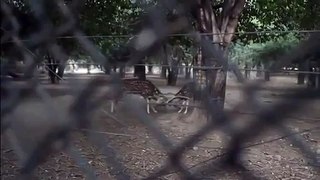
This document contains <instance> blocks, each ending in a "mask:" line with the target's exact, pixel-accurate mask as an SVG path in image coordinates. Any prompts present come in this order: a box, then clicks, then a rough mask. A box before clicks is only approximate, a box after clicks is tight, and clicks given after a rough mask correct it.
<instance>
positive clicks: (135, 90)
mask: <svg viewBox="0 0 320 180" xmlns="http://www.w3.org/2000/svg"><path fill="white" fill-rule="evenodd" d="M122 84H123V86H122V91H123V92H124V94H137V95H140V96H142V97H143V98H144V99H145V100H146V102H147V113H148V114H150V108H151V109H152V111H153V112H155V113H157V112H158V111H157V110H156V109H155V108H154V105H150V102H151V101H155V103H163V102H165V100H166V97H165V96H164V95H163V94H162V92H161V91H160V90H159V89H158V88H157V87H156V86H155V85H154V84H153V83H152V82H151V81H149V80H140V79H136V78H130V79H123V80H122ZM120 98H122V96H120V97H118V98H116V99H114V100H112V102H111V112H114V111H115V106H116V104H117V103H118V101H119V99H120Z"/></svg>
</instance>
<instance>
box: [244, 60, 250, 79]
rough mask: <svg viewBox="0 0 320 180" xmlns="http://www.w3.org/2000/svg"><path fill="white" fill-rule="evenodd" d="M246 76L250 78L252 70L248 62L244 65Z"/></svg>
mask: <svg viewBox="0 0 320 180" xmlns="http://www.w3.org/2000/svg"><path fill="white" fill-rule="evenodd" d="M244 77H245V78H246V79H250V70H249V66H248V63H245V65H244Z"/></svg>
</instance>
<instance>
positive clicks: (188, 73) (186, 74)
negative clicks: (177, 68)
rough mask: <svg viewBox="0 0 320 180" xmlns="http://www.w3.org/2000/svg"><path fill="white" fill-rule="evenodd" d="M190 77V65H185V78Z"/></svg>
mask: <svg viewBox="0 0 320 180" xmlns="http://www.w3.org/2000/svg"><path fill="white" fill-rule="evenodd" d="M190 78H191V68H190V66H187V67H185V79H190Z"/></svg>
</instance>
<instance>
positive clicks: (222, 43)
mask: <svg viewBox="0 0 320 180" xmlns="http://www.w3.org/2000/svg"><path fill="white" fill-rule="evenodd" d="M197 2H198V7H199V8H198V9H197V11H196V12H195V16H196V19H197V29H198V30H199V31H200V33H212V34H213V35H212V36H206V37H204V36H202V38H206V39H209V40H211V41H212V43H213V44H214V46H216V47H217V48H220V49H221V50H223V51H222V53H224V55H226V53H227V52H226V51H225V50H226V49H227V48H226V47H227V46H228V45H229V43H230V42H231V40H232V37H233V34H234V32H235V29H236V27H237V24H238V17H239V16H240V14H241V12H242V10H243V8H244V4H245V0H238V1H224V2H225V3H223V4H222V11H219V12H216V13H217V14H215V11H213V9H212V8H213V7H212V2H211V0H198V1H197ZM200 51H201V50H200ZM201 54H202V55H201V56H200V57H199V56H198V58H197V59H198V60H197V61H196V63H195V66H204V65H205V66H210V67H214V66H216V65H218V66H222V69H221V70H220V71H218V72H217V71H212V72H210V73H206V72H201V71H199V70H198V71H197V72H194V75H195V76H194V78H195V79H196V81H197V82H198V83H197V84H199V85H200V88H201V85H206V82H207V80H210V81H209V82H210V83H211V84H209V85H210V89H211V92H210V96H211V97H208V96H207V97H206V98H207V99H210V100H211V98H213V100H214V99H221V100H222V101H220V102H217V101H215V102H217V103H218V105H221V108H224V101H225V91H226V81H227V71H226V70H227V68H228V67H227V64H228V63H223V64H218V63H217V62H213V61H214V58H216V57H217V56H216V57H204V56H203V55H205V53H203V52H201ZM198 55H199V53H198ZM209 58H210V59H209ZM198 88H199V87H198ZM197 95H198V94H197ZM200 97H201V96H200ZM195 110H197V109H196V108H195ZM198 111H199V109H198V110H197V111H194V112H193V113H197V112H198ZM190 117H192V115H190Z"/></svg>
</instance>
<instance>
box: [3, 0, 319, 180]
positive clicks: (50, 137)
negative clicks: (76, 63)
mask: <svg viewBox="0 0 320 180" xmlns="http://www.w3.org/2000/svg"><path fill="white" fill-rule="evenodd" d="M46 2H47V1H30V2H29V5H30V7H31V8H32V9H33V11H34V14H33V15H34V17H35V19H36V20H37V21H38V23H37V24H38V25H39V27H40V28H39V30H38V31H33V32H32V33H31V34H30V35H28V37H25V38H22V37H20V36H19V35H18V31H19V29H20V28H21V27H19V26H20V25H19V23H18V21H17V19H16V17H15V16H14V15H13V14H12V10H11V8H10V7H9V6H8V5H7V4H6V3H5V2H4V1H1V13H2V14H3V20H4V21H2V23H7V24H10V27H12V28H11V29H10V31H7V32H4V34H3V36H2V37H1V46H4V45H7V46H8V47H9V48H11V49H9V50H8V51H14V52H15V54H16V55H17V54H19V55H21V57H22V59H23V60H24V61H25V62H26V66H27V67H26V68H25V72H24V77H26V79H25V80H24V81H23V83H21V84H19V83H16V82H14V81H11V80H10V79H7V78H4V77H1V126H2V128H1V134H2V135H3V134H5V135H6V137H8V139H9V140H10V142H11V144H12V146H13V149H14V151H15V153H16V154H17V156H18V158H19V160H20V165H21V172H20V173H21V177H22V178H23V179H26V178H30V179H32V174H33V172H34V171H35V169H36V168H37V167H38V166H39V165H40V164H41V163H43V162H45V161H46V160H47V159H48V158H50V155H51V154H53V153H54V152H60V151H63V150H66V151H67V152H68V153H69V154H71V156H72V158H74V159H75V161H76V163H77V165H78V166H79V167H81V169H82V171H83V173H84V174H86V177H87V178H88V179H96V177H95V173H94V171H95V169H94V168H92V167H88V166H87V162H86V161H87V160H86V159H84V158H83V157H81V155H80V153H79V152H77V149H76V148H75V147H73V145H72V138H71V134H72V132H73V130H74V129H87V130H88V131H85V130H84V131H83V134H84V135H85V136H87V138H88V139H89V141H90V142H92V144H93V145H95V146H96V147H98V148H99V149H100V151H101V153H102V154H104V156H105V157H106V158H105V161H106V164H107V165H108V171H109V173H110V175H112V176H113V177H115V178H116V179H131V178H133V177H132V175H131V174H130V172H129V171H128V170H127V168H126V167H125V163H124V161H123V160H122V157H121V155H120V154H119V152H118V151H117V147H115V146H113V145H112V144H111V143H109V142H108V141H106V140H105V138H103V137H102V134H99V133H94V131H90V129H93V127H94V126H95V124H94V123H95V122H93V121H92V120H91V119H92V116H93V114H94V112H95V111H96V110H97V109H99V107H100V106H102V104H104V103H105V101H107V100H112V99H115V98H118V97H119V96H121V93H122V90H121V89H122V88H121V87H122V80H121V78H120V75H119V74H117V73H114V74H112V75H111V76H110V78H104V77H94V78H93V79H92V80H90V81H89V82H88V83H87V84H84V85H83V84H81V83H76V82H75V83H74V84H73V85H72V86H73V87H74V88H73V89H72V90H71V92H72V96H73V97H74V99H73V100H72V101H70V103H69V104H64V103H62V104H63V107H62V106H60V105H62V104H61V102H60V103H59V102H56V101H58V100H55V99H53V98H52V97H51V96H50V95H49V93H48V92H46V91H45V90H44V89H43V88H42V87H41V85H40V83H39V79H37V75H38V74H37V73H38V71H36V67H37V65H40V64H41V63H42V62H43V59H42V58H41V57H43V55H44V54H45V53H44V52H49V53H50V54H51V55H52V56H53V57H54V59H59V60H60V61H61V62H64V61H66V59H67V58H66V57H67V54H66V52H65V51H64V48H63V46H61V45H59V44H58V43H57V39H59V38H70V37H72V39H74V40H76V41H77V44H78V46H79V47H81V48H82V49H83V50H84V51H85V52H86V53H87V54H88V56H90V57H91V58H92V60H93V61H94V63H95V64H100V65H102V66H105V67H107V66H110V65H111V63H114V62H111V61H110V59H108V58H107V57H106V56H104V55H103V53H101V52H100V51H99V49H98V48H97V47H96V46H95V44H94V43H93V42H92V41H91V40H90V38H92V36H86V35H85V33H84V32H82V31H81V30H80V28H79V27H78V26H77V23H76V21H77V19H76V18H75V16H74V14H73V13H72V12H73V9H72V8H74V7H77V4H78V3H81V1H79V2H78V1H73V2H72V3H74V6H70V7H71V8H69V7H68V6H65V5H64V3H63V1H61V0H58V1H52V2H51V3H50V4H52V5H53V8H56V9H57V10H58V11H59V13H60V15H61V18H62V19H63V20H64V21H63V23H62V24H60V25H59V26H55V25H53V23H52V20H51V19H50V18H49V16H48V14H47V6H46ZM164 4H165V5H166V7H167V8H169V9H173V8H174V7H175V6H178V5H179V6H178V7H180V8H181V7H182V10H181V12H180V13H181V14H179V17H178V18H177V19H176V20H175V21H174V22H167V21H166V20H165V18H164V13H163V12H162V11H161V9H158V8H155V9H151V10H149V13H148V18H149V19H152V20H153V22H151V23H150V24H146V25H145V27H142V30H141V31H140V33H138V34H137V36H136V40H135V41H134V42H135V44H134V48H135V51H134V52H133V55H132V56H131V57H130V58H129V59H128V60H127V62H126V63H128V64H137V63H138V62H139V60H140V59H141V58H143V57H145V56H148V55H150V54H153V53H155V52H156V50H157V49H158V48H159V47H161V45H162V44H163V43H164V41H165V40H166V38H168V37H169V36H170V35H175V33H176V32H180V31H181V30H184V31H185V32H189V33H187V34H183V36H189V37H190V38H191V39H193V40H194V41H195V42H196V43H198V44H199V45H200V46H201V48H202V49H203V51H204V52H206V55H207V56H209V57H211V58H214V59H216V60H217V61H218V62H219V64H221V65H222V69H225V70H228V71H231V72H233V73H234V75H235V77H236V78H237V79H238V81H239V82H241V83H242V84H243V87H244V93H245V95H246V98H245V102H246V106H248V108H250V109H252V110H253V112H254V113H255V114H254V118H253V119H254V120H252V122H251V123H250V124H248V125H247V126H246V127H244V128H240V129H239V128H237V127H235V126H234V125H233V123H232V120H233V119H235V118H237V116H239V114H233V115H232V116H231V115H230V114H229V113H228V112H226V111H224V110H223V109H221V106H220V105H219V104H218V103H217V101H212V100H210V98H207V97H208V96H210V92H209V88H204V89H203V90H201V91H196V92H194V93H198V94H201V95H202V96H201V101H200V102H201V103H200V104H201V107H203V108H204V109H205V111H206V113H207V114H208V122H207V124H206V125H205V126H203V127H202V128H200V129H198V130H197V132H196V133H195V134H193V135H191V136H189V137H188V138H186V139H185V140H183V141H181V142H179V143H178V144H174V143H173V142H172V140H171V139H170V138H168V137H167V136H166V134H165V132H163V131H162V130H160V129H159V128H158V125H157V123H156V122H155V121H154V119H153V118H152V117H151V116H149V115H148V114H146V112H145V110H144V109H142V108H140V107H138V106H136V105H135V104H136V100H134V99H127V100H126V107H127V109H128V112H129V113H131V114H132V115H134V116H135V117H136V118H137V119H138V120H139V121H140V123H142V124H143V125H144V126H145V127H147V128H148V130H149V131H150V132H151V134H152V135H153V137H154V138H155V139H156V140H157V142H158V143H159V144H160V145H161V146H162V148H163V149H165V152H166V153H167V158H168V159H167V162H166V163H165V164H164V165H163V167H161V168H160V169H159V170H157V171H155V172H153V173H150V174H149V175H148V176H147V177H143V179H156V178H160V177H162V176H165V175H168V174H170V173H173V172H172V170H173V171H174V172H175V173H178V174H179V176H180V177H181V178H182V179H203V178H204V176H203V175H202V172H204V171H208V170H210V171H211V173H212V174H214V173H216V172H218V171H220V172H223V171H240V170H241V171H243V172H245V173H243V174H242V176H243V177H242V178H243V179H251V178H252V179H259V178H258V177H256V176H255V175H254V172H252V171H250V170H247V169H246V168H245V166H244V165H243V163H242V161H241V159H240V156H241V154H243V153H244V152H243V148H244V147H245V145H246V143H247V142H250V141H251V140H252V139H254V138H255V137H257V136H258V135H260V134H261V133H263V132H264V131H266V129H267V128H269V127H271V128H275V129H278V130H279V131H281V132H282V133H283V134H294V133H293V132H292V131H291V130H290V129H289V128H287V127H285V126H284V123H285V119H286V117H287V116H290V114H292V112H297V111H300V110H301V111H303V108H302V107H303V104H307V103H308V102H309V101H311V100H314V99H319V98H320V93H319V91H317V90H315V89H302V90H301V89H297V90H294V91H293V93H291V94H289V95H287V96H286V97H285V98H284V99H283V100H281V101H280V102H278V103H277V104H274V105H272V106H269V107H264V106H263V105H261V104H259V103H258V102H257V101H256V93H255V92H256V91H257V89H258V88H259V87H260V85H261V84H260V83H259V82H257V83H254V85H251V84H248V83H247V82H246V81H245V78H244V77H243V75H242V73H241V72H240V71H241V70H240V68H239V67H238V66H237V65H235V64H229V65H228V63H227V62H228V59H227V58H226V57H225V56H224V54H223V52H221V50H219V49H218V48H217V47H216V46H214V44H212V43H211V42H210V41H209V40H206V39H204V38H199V37H200V35H212V34H200V33H198V32H195V31H194V30H192V28H191V27H190V26H189V24H188V21H187V14H188V12H189V10H190V8H191V7H192V4H193V3H190V2H188V3H184V4H179V3H178V2H176V1H165V2H164ZM305 32H306V33H315V35H314V36H315V37H318V36H319V33H318V34H317V32H318V31H305ZM65 33H68V34H71V35H70V36H64V37H63V35H64V34H65ZM250 33H253V32H248V34H250ZM260 33H267V32H260ZM277 33H281V32H277ZM176 35H180V34H176ZM99 37H100V36H99ZM26 39H27V40H26ZM315 40H317V38H311V39H310V40H309V41H307V42H306V43H309V44H310V46H311V47H306V46H302V47H299V48H298V49H296V50H295V54H297V53H298V54H303V53H309V52H310V51H314V46H316V45H315V44H316V43H318V42H314V41H315ZM316 51H318V50H316ZM5 60H6V61H3V62H2V64H1V71H2V74H6V71H7V70H8V69H9V68H8V67H9V66H10V62H12V61H15V56H7V57H6V59H5ZM292 60H294V55H288V56H286V57H283V59H282V61H283V62H291V61H292ZM61 62H59V63H61ZM51 65H52V64H51ZM227 65H228V66H227ZM194 68H198V69H216V67H194ZM219 69H221V68H219ZM195 83H197V82H195ZM104 84H108V86H109V87H108V88H107V89H104V88H103V85H104ZM34 95H36V96H37V97H38V100H34V99H33V100H32V101H35V102H36V103H37V106H34V105H30V104H28V103H30V102H28V100H30V98H31V96H34ZM31 99H32V98H31ZM39 99H40V100H39ZM57 104H59V105H58V106H56V105H57ZM173 105H178V104H173ZM28 106H29V107H31V106H32V107H33V110H32V112H31V113H30V112H28V110H26V109H24V107H28ZM182 106H185V105H182ZM189 106H194V107H199V106H195V105H189ZM38 111H44V112H46V115H47V116H46V117H37V115H36V114H37V112H38ZM17 112H18V113H21V114H20V115H16V113H17ZM26 115H28V116H30V117H27V116H26ZM110 117H111V116H110ZM35 119H42V121H39V122H35V123H32V124H34V127H32V126H31V125H30V121H31V120H35ZM28 121H29V123H28ZM48 124H49V125H48ZM46 127H50V128H47V129H46ZM317 128H319V127H317ZM40 129H41V130H40ZM22 130H28V133H31V136H32V138H31V139H30V138H29V139H28V138H27V137H24V136H26V135H28V133H27V134H24V133H22V132H23V131H22ZM217 130H219V131H223V132H224V133H226V134H227V135H229V136H230V137H231V140H230V142H229V143H228V145H227V148H226V151H225V152H224V153H223V154H221V155H219V156H216V157H213V158H211V159H210V160H209V161H207V162H204V163H203V165H199V166H198V167H197V169H196V170H194V169H193V170H191V168H190V167H187V166H186V165H185V164H184V162H183V161H182V159H183V156H184V154H185V153H186V151H187V147H192V146H194V145H196V144H197V143H199V142H200V141H201V139H203V138H204V137H205V136H206V135H208V134H209V133H211V132H214V131H217ZM29 135H30V134H29ZM24 138H25V139H24ZM289 139H290V141H291V142H292V143H293V144H294V145H296V147H298V148H299V149H300V151H301V154H302V155H304V156H305V158H306V159H307V160H308V162H309V163H310V164H312V165H313V168H315V169H316V170H317V171H318V170H319V169H318V168H319V167H320V159H319V155H318V154H317V153H315V152H314V150H312V149H311V147H309V146H308V145H306V144H305V143H304V140H302V139H301V138H299V136H289ZM219 157H220V158H219ZM215 158H218V159H219V160H218V161H214V159H215ZM213 167H215V168H213ZM217 167H219V168H217Z"/></svg>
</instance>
